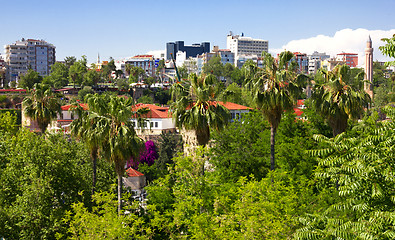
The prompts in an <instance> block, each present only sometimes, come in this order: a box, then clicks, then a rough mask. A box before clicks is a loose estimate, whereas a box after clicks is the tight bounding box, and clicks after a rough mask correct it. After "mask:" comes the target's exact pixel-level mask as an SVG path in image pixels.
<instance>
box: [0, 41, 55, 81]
mask: <svg viewBox="0 0 395 240" xmlns="http://www.w3.org/2000/svg"><path fill="white" fill-rule="evenodd" d="M4 48H5V54H6V56H5V62H6V64H7V76H6V77H7V79H8V81H14V80H18V79H19V78H20V77H21V75H22V74H25V73H26V72H27V70H28V69H33V70H34V71H36V72H38V73H39V74H40V75H41V76H44V75H48V74H49V73H50V71H51V66H52V65H53V64H54V63H55V61H56V59H55V46H54V45H52V44H50V43H47V42H46V41H44V40H36V39H27V40H25V39H24V38H22V40H21V41H16V42H15V43H13V44H10V45H6V46H5V47H4Z"/></svg>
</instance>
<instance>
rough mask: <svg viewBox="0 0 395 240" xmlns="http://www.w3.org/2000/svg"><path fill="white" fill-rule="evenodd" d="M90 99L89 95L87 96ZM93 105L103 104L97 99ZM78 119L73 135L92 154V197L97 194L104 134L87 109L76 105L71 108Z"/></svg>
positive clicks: (72, 125) (73, 124) (72, 126)
mask: <svg viewBox="0 0 395 240" xmlns="http://www.w3.org/2000/svg"><path fill="white" fill-rule="evenodd" d="M87 97H89V95H88V96H87ZM91 97H92V98H98V96H97V95H92V96H91ZM91 103H92V104H99V103H101V101H100V99H96V101H91ZM92 108H94V109H97V108H100V106H93V105H92ZM70 109H71V110H72V111H73V112H74V113H75V114H76V115H77V116H78V117H77V118H76V119H75V120H73V122H72V123H71V124H70V129H71V133H72V134H73V135H74V136H76V137H77V138H79V139H81V140H82V141H84V142H85V144H86V146H87V147H88V149H89V152H90V158H91V160H92V170H93V171H92V172H93V173H92V195H93V194H94V193H95V188H96V172H97V171H96V169H97V158H98V152H99V147H100V146H101V143H102V142H103V138H104V136H103V134H100V133H102V131H101V129H99V127H98V125H97V123H96V122H94V121H93V120H94V119H91V118H90V117H89V114H88V112H87V111H86V110H87V109H86V108H85V109H84V107H83V105H81V104H78V103H75V104H73V105H72V106H71V108H70Z"/></svg>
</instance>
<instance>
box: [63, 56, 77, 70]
mask: <svg viewBox="0 0 395 240" xmlns="http://www.w3.org/2000/svg"><path fill="white" fill-rule="evenodd" d="M76 61H77V58H76V57H74V56H70V57H65V58H64V63H65V65H66V66H67V69H70V67H71V66H73V65H74V63H75V62H76Z"/></svg>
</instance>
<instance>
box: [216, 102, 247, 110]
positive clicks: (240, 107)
mask: <svg viewBox="0 0 395 240" xmlns="http://www.w3.org/2000/svg"><path fill="white" fill-rule="evenodd" d="M217 103H218V104H221V105H222V106H224V107H226V108H227V109H228V110H251V109H252V108H250V107H246V106H243V105H240V104H236V103H232V102H226V103H224V102H221V101H217Z"/></svg>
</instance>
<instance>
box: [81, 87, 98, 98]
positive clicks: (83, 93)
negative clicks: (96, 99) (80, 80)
mask: <svg viewBox="0 0 395 240" xmlns="http://www.w3.org/2000/svg"><path fill="white" fill-rule="evenodd" d="M93 93H95V92H94V91H93V89H92V87H88V86H85V87H84V88H83V89H81V90H79V91H78V99H79V100H81V101H84V99H85V96H86V95H88V94H93Z"/></svg>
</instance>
